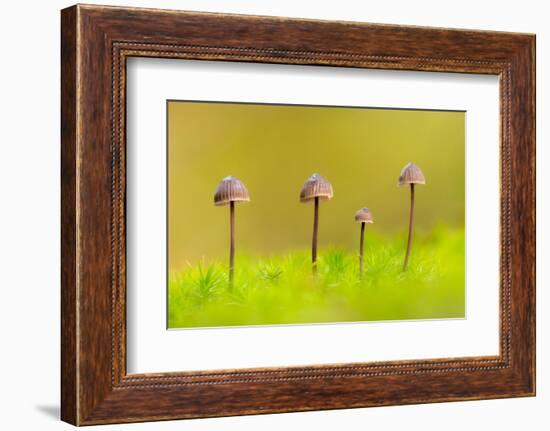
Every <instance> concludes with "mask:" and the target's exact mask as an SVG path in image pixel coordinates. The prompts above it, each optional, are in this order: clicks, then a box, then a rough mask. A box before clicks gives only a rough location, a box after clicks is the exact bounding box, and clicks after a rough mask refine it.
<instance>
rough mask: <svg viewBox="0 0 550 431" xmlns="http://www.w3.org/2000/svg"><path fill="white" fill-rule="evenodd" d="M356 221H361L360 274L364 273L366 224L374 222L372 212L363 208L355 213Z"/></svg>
mask: <svg viewBox="0 0 550 431" xmlns="http://www.w3.org/2000/svg"><path fill="white" fill-rule="evenodd" d="M355 221H356V222H360V223H361V236H360V239H359V275H362V274H363V248H364V243H365V224H366V223H371V224H372V223H374V220H373V218H372V213H371V212H370V210H369V209H368V208H361V209H360V210H359V211H357V212H356V213H355Z"/></svg>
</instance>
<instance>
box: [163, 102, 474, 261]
mask: <svg viewBox="0 0 550 431" xmlns="http://www.w3.org/2000/svg"><path fill="white" fill-rule="evenodd" d="M408 162H414V163H415V164H417V165H418V166H419V167H420V168H421V169H422V171H423V172H424V174H425V176H426V185H425V186H418V187H417V193H416V212H415V219H416V228H417V232H418V233H419V234H422V232H423V231H429V230H430V229H432V228H433V226H435V225H444V226H446V227H448V228H464V217H465V113H464V112H453V111H419V110H396V109H371V108H341V107H312V106H294V105H290V106H278V105H258V104H229V103H212V102H204V103H203V102H200V103H199V102H180V101H170V102H168V169H169V171H168V172H169V173H168V198H169V205H168V228H169V235H168V248H169V250H168V252H169V254H168V261H169V270H170V271H177V270H182V269H184V267H186V266H187V265H188V264H191V265H194V264H196V263H197V262H199V261H201V260H204V261H205V262H216V261H223V262H225V260H226V259H227V255H228V237H229V235H228V223H229V209H228V207H216V206H214V204H213V195H214V191H215V189H216V187H217V185H218V183H219V181H220V180H221V179H222V178H223V177H225V176H227V175H233V176H235V177H237V178H239V179H240V180H242V181H243V182H244V183H245V185H246V186H247V188H248V190H249V192H250V196H251V202H250V203H243V204H237V208H236V225H237V228H236V229H237V232H236V245H237V255H238V254H239V253H241V252H243V253H247V254H249V255H250V254H252V255H259V256H262V257H269V256H275V255H277V254H281V253H285V252H289V251H293V250H296V249H300V250H301V249H308V248H309V247H310V244H311V230H312V220H313V205H312V204H311V203H309V204H302V203H300V202H299V193H300V189H301V187H302V185H303V184H304V182H305V181H306V179H307V178H308V177H309V176H310V175H311V174H313V173H315V172H317V173H319V174H321V175H323V176H325V177H326V178H327V179H328V180H329V181H330V182H331V183H332V185H333V188H334V198H333V199H332V200H331V201H328V202H322V203H321V208H320V226H319V246H320V247H326V246H335V247H340V248H344V249H347V250H355V248H356V247H357V241H358V239H357V238H358V226H357V224H356V223H355V222H354V219H353V217H354V214H355V212H356V211H357V210H358V209H359V208H361V207H363V206H366V207H368V208H369V209H370V210H371V211H372V213H373V215H374V221H375V224H374V225H372V226H369V228H368V230H369V229H372V230H375V231H376V232H377V234H378V235H381V236H391V235H395V234H399V233H401V232H404V231H405V230H406V229H407V223H408V208H409V190H408V188H407V187H402V188H401V187H398V186H397V178H398V176H399V173H400V172H401V169H402V168H403V167H404V166H405V165H406V164H407V163H408ZM368 230H367V235H368ZM367 238H368V236H367ZM413 249H414V247H413ZM413 252H414V251H413Z"/></svg>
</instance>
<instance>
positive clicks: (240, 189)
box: [214, 176, 250, 288]
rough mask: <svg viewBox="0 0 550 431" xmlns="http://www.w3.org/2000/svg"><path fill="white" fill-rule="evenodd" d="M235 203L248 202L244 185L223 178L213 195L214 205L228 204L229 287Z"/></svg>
mask: <svg viewBox="0 0 550 431" xmlns="http://www.w3.org/2000/svg"><path fill="white" fill-rule="evenodd" d="M235 202H250V195H249V194H248V190H247V189H246V187H245V185H244V184H243V183H242V182H241V181H239V180H238V179H237V178H235V177H231V176H229V177H225V178H224V179H223V180H221V182H220V184H218V188H217V189H216V192H215V193H214V205H217V206H221V205H227V204H229V287H230V288H231V287H233V278H234V272H235Z"/></svg>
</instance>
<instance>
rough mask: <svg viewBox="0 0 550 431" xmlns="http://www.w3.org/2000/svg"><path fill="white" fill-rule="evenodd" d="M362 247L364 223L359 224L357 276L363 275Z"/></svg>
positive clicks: (363, 242)
mask: <svg viewBox="0 0 550 431" xmlns="http://www.w3.org/2000/svg"><path fill="white" fill-rule="evenodd" d="M364 245H365V222H361V237H360V239H359V275H363V249H364Z"/></svg>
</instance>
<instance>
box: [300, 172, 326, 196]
mask: <svg viewBox="0 0 550 431" xmlns="http://www.w3.org/2000/svg"><path fill="white" fill-rule="evenodd" d="M332 196H333V191H332V185H331V184H330V183H329V182H328V181H327V180H326V178H324V177H322V176H321V175H319V174H313V175H312V176H311V177H309V178H308V179H307V181H306V182H305V184H304V186H303V187H302V191H301V192H300V202H308V201H310V200H312V199H314V198H320V199H324V200H328V199H332Z"/></svg>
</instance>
